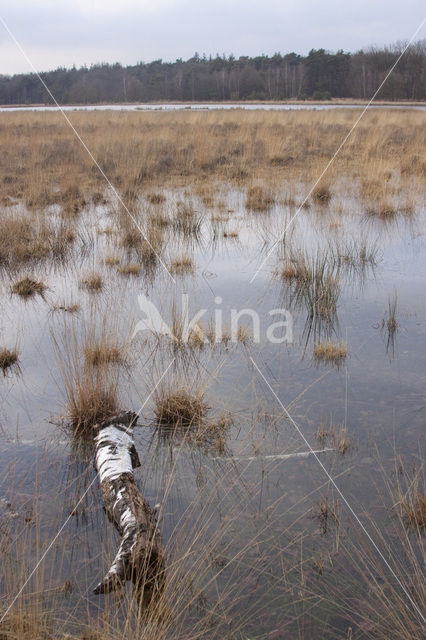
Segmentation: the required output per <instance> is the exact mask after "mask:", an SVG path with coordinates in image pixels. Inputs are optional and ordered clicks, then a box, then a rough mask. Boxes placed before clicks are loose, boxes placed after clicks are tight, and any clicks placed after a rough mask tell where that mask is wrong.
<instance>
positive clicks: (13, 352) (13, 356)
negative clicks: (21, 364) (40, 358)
mask: <svg viewBox="0 0 426 640" xmlns="http://www.w3.org/2000/svg"><path fill="white" fill-rule="evenodd" d="M17 362H18V351H17V349H16V348H15V349H6V348H4V347H3V348H0V369H1V370H2V371H3V374H4V375H6V371H7V369H9V368H10V367H12V366H13V365H14V364H16V363H17Z"/></svg>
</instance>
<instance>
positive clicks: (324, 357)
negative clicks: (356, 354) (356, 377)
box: [314, 340, 348, 362]
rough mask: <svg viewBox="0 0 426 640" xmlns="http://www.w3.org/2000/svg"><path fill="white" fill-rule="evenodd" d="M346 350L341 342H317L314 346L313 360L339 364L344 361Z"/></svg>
mask: <svg viewBox="0 0 426 640" xmlns="http://www.w3.org/2000/svg"><path fill="white" fill-rule="evenodd" d="M347 355H348V350H347V347H346V345H345V344H344V343H343V342H332V341H331V340H327V342H317V343H316V344H315V345H314V358H315V359H316V360H321V361H328V362H341V361H342V360H345V359H346V356H347Z"/></svg>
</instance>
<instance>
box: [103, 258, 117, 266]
mask: <svg viewBox="0 0 426 640" xmlns="http://www.w3.org/2000/svg"><path fill="white" fill-rule="evenodd" d="M104 263H105V264H106V265H108V267H115V266H117V265H118V264H120V257H119V256H115V255H109V256H106V258H105V260H104Z"/></svg>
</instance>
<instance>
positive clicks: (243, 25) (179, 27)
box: [0, 0, 426, 74]
mask: <svg viewBox="0 0 426 640" xmlns="http://www.w3.org/2000/svg"><path fill="white" fill-rule="evenodd" d="M424 14H425V11H424V2H423V1H420V0H408V1H406V2H401V0H386V1H382V0H357V1H356V2H351V1H349V0H346V1H345V0H322V1H314V0H210V1H207V0H73V1H71V0H15V1H11V0H2V1H1V3H0V15H1V16H2V18H3V19H4V20H5V22H6V23H7V24H8V26H9V28H10V29H11V31H12V32H13V33H14V35H15V37H16V38H17V39H18V40H19V41H20V43H21V44H22V46H23V48H24V49H25V50H26V52H27V54H28V56H29V57H30V59H31V60H32V62H33V64H34V65H35V66H36V68H37V69H38V70H47V69H54V68H56V67H58V66H67V67H69V66H72V65H73V64H75V65H76V66H80V65H82V64H87V65H90V64H93V63H95V62H117V61H118V62H121V63H122V64H132V63H135V62H137V61H140V60H143V61H145V62H148V61H150V60H154V59H157V58H162V59H163V60H172V61H173V60H175V59H176V58H180V57H182V58H184V59H186V58H189V57H191V56H192V55H193V53H194V52H195V51H198V53H200V54H202V53H206V54H207V55H208V54H210V53H211V54H213V55H214V54H216V52H219V53H226V54H230V53H233V54H234V55H235V56H237V57H238V56H240V55H257V54H260V53H266V54H272V53H274V52H276V51H280V52H281V53H287V52H289V51H296V52H297V53H301V54H306V53H307V52H308V51H309V49H311V48H319V47H324V48H325V49H330V50H337V49H344V50H346V51H356V50H357V49H361V48H363V47H367V46H369V45H383V44H390V43H393V42H395V41H397V40H408V39H409V38H410V37H411V35H412V34H413V32H414V31H415V29H416V28H417V27H418V25H419V24H420V22H421V21H422V19H423V17H424ZM425 32H426V28H425V26H424V27H423V29H422V32H421V33H419V34H418V36H417V39H420V38H424V37H426V33H425ZM29 70H30V68H29V65H28V63H27V62H26V61H25V59H24V58H23V57H22V55H21V53H20V52H19V50H18V49H17V47H16V45H15V44H14V43H13V42H12V41H11V40H10V37H9V35H8V34H7V33H6V31H5V30H4V28H3V26H2V25H1V24H0V73H8V74H11V73H17V72H21V71H29Z"/></svg>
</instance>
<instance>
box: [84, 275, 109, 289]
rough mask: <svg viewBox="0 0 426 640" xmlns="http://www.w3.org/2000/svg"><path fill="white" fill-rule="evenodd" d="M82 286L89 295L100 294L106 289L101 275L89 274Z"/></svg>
mask: <svg viewBox="0 0 426 640" xmlns="http://www.w3.org/2000/svg"><path fill="white" fill-rule="evenodd" d="M81 284H82V286H83V287H84V288H85V289H86V291H88V292H89V293H99V292H100V291H102V289H103V288H104V281H103V279H102V276H101V275H100V274H99V273H91V274H89V275H88V276H86V278H85V279H84V280H82V281H81Z"/></svg>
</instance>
